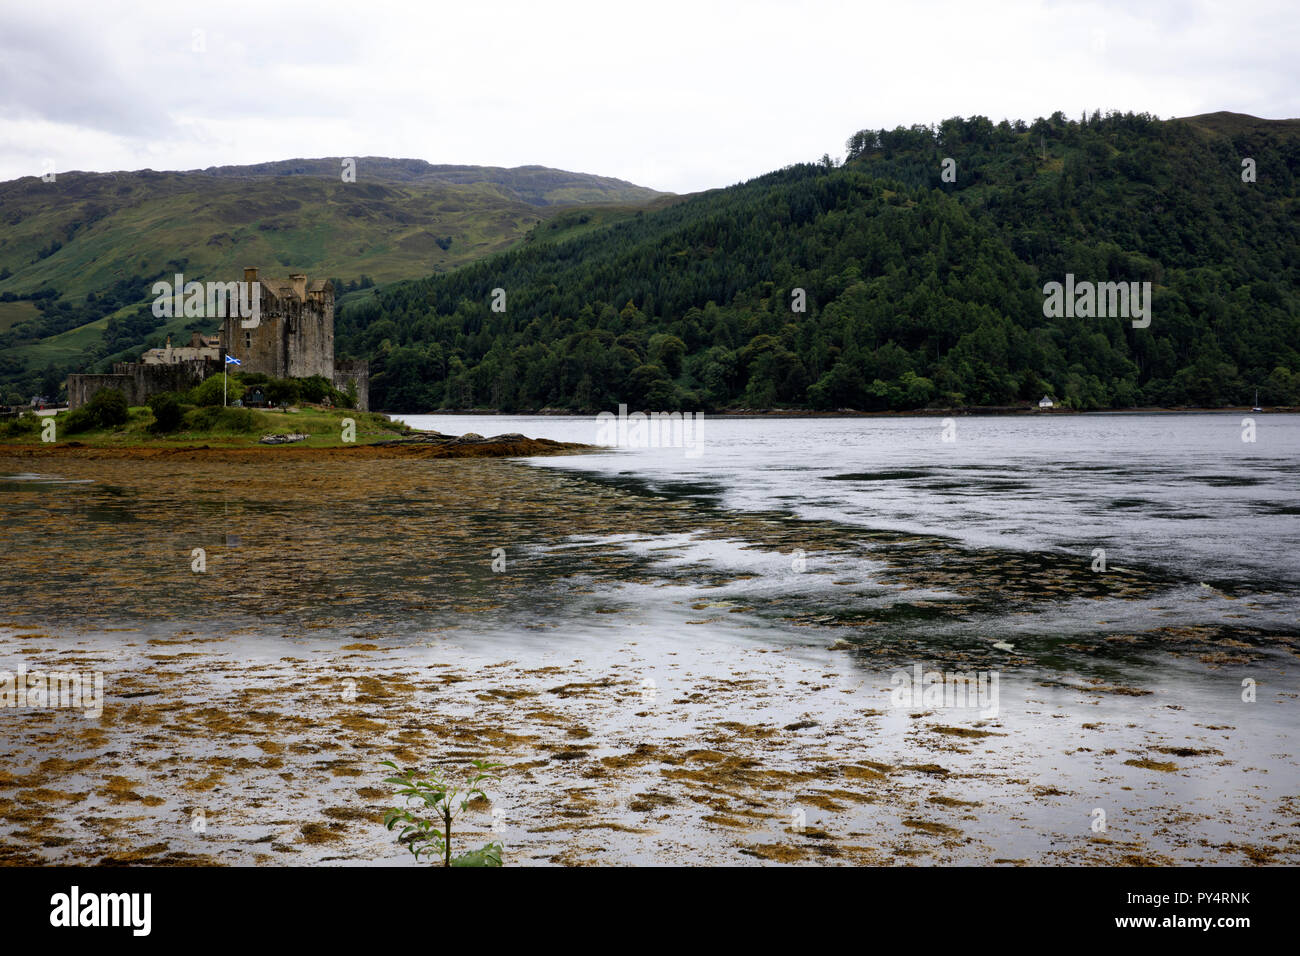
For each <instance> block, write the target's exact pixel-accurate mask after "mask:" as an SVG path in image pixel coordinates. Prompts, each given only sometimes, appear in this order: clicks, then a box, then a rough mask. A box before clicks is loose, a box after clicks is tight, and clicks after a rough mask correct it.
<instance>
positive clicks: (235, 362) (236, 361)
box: [226, 355, 244, 365]
mask: <svg viewBox="0 0 1300 956" xmlns="http://www.w3.org/2000/svg"><path fill="white" fill-rule="evenodd" d="M226 364H227V365H243V364H244V363H243V362H241V361H239V359H237V358H235V357H234V356H233V355H227V356H226Z"/></svg>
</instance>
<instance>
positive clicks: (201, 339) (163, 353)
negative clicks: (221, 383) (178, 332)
mask: <svg viewBox="0 0 1300 956" xmlns="http://www.w3.org/2000/svg"><path fill="white" fill-rule="evenodd" d="M204 359H211V360H212V361H214V362H216V361H219V360H220V359H221V339H220V336H216V335H204V334H203V333H202V332H195V333H194V334H192V335H191V336H190V344H189V345H188V346H180V347H177V348H173V347H172V337H171V336H170V335H169V336H167V345H166V346H164V347H163V348H160V349H149V351H147V352H145V353H144V355H142V356H140V362H141V364H144V365H175V364H177V363H178V362H196V361H202V360H204Z"/></svg>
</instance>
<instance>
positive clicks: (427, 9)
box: [0, 0, 1300, 192]
mask: <svg viewBox="0 0 1300 956" xmlns="http://www.w3.org/2000/svg"><path fill="white" fill-rule="evenodd" d="M1298 10H1300V4H1297V0H1232V2H1226V3H1219V2H1199V3H1198V2H1187V3H1183V2H1174V0H1164V2H1150V3H1148V2H1143V0H1125V2H1118V3H1098V2H1051V0H997V2H992V3H979V2H972V0H959V2H909V0H893V2H889V3H876V2H839V0H797V2H763V0H750V2H737V3H723V2H711V0H689V2H676V0H656V2H652V3H644V4H624V3H621V2H619V0H602V2H598V3H578V2H567V0H531V2H525V3H511V2H494V0H457V2H455V3H448V2H443V0H427V2H413V3H410V4H403V3H387V2H380V0H365V2H357V0H347V2H331V0H315V2H311V3H277V2H276V0H261V2H251V3H243V2H235V3H217V2H209V3H202V4H200V3H187V2H184V0H167V2H157V3H154V2H140V3H131V2H99V0H84V2H82V3H66V2H59V0H53V2H51V0H38V2H34V3H17V2H13V0H5V3H4V6H3V9H0V180H6V179H13V178H15V177H18V176H24V175H40V173H41V172H42V171H44V169H45V164H46V163H47V162H50V161H52V162H53V165H54V167H55V168H56V169H57V170H59V171H65V170H69V169H85V170H101V171H107V170H115V169H140V168H145V167H150V168H153V169H194V168H201V167H205V166H216V165H226V164H236V163H254V162H264V161H267V160H276V159H289V158H293V157H316V156H339V157H344V156H366V155H376V156H394V157H414V158H419V159H425V160H428V161H429V162H432V163H470V164H482V165H494V166H518V165H524V164H530V163H538V164H541V165H545V166H554V167H558V168H562V169H570V170H576V171H580V172H588V173H598V174H601V175H606V176H616V177H618V178H620V179H627V180H630V181H632V182H635V183H639V184H642V185H646V186H652V187H655V188H657V189H666V190H671V191H674V192H690V191H694V190H698V189H706V188H710V187H714V186H724V185H727V184H730V183H734V182H737V181H740V180H743V179H748V178H750V177H752V176H755V175H759V174H761V173H764V172H767V171H769V170H772V169H776V168H778V167H780V166H784V165H786V164H788V163H793V162H799V161H804V160H814V159H817V158H818V157H820V156H821V155H822V154H823V153H827V152H829V153H830V154H831V155H832V156H842V155H843V152H844V141H845V140H846V139H847V138H848V137H849V135H850V134H851V133H853V132H854V131H855V130H858V129H862V128H864V127H873V128H878V127H882V126H883V127H893V126H897V125H900V124H901V125H910V124H912V123H931V122H938V121H939V120H942V119H944V118H945V117H948V116H954V115H963V116H969V115H972V114H976V113H982V114H984V115H986V116H989V117H991V118H992V119H993V120H995V121H996V120H999V119H1002V118H1004V117H1006V118H1017V117H1018V118H1023V119H1026V120H1032V119H1033V118H1034V117H1036V116H1046V115H1049V114H1050V113H1052V112H1053V111H1055V110H1057V109H1060V110H1064V111H1065V112H1066V114H1067V115H1069V116H1072V117H1077V116H1078V115H1079V114H1080V113H1081V112H1082V111H1083V110H1085V109H1087V110H1092V109H1097V108H1099V109H1102V110H1107V109H1119V110H1134V111H1143V110H1145V111H1148V112H1151V113H1155V114H1157V115H1159V116H1161V117H1169V116H1187V115H1192V114H1196V113H1204V112H1211V111H1215V110H1223V109H1226V110H1233V111H1237V112H1243V113H1252V114H1254V115H1256V116H1264V117H1269V118H1274V119H1277V118H1286V117H1296V116H1300V106H1297V98H1298V96H1300V65H1298V64H1300V13H1298V12H1297V11H1298ZM1139 11H1140V12H1139ZM361 173H362V175H364V170H361Z"/></svg>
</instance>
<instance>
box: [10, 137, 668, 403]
mask: <svg viewBox="0 0 1300 956" xmlns="http://www.w3.org/2000/svg"><path fill="white" fill-rule="evenodd" d="M340 171H341V169H340V161H339V160H337V159H295V160H286V161H283V162H275V163H264V164H260V165H255V166H225V167H214V168H211V169H206V170H191V171H188V172H155V171H153V170H141V171H137V172H120V173H83V172H70V173H59V174H58V176H57V177H56V178H55V180H54V182H49V183H47V182H44V181H42V180H41V179H39V178H36V177H26V178H23V179H18V180H14V181H11V182H6V183H0V223H3V228H2V229H0V382H8V383H11V385H13V386H15V387H19V386H21V387H20V388H19V390H20V391H21V390H23V389H31V390H35V389H39V388H40V387H41V382H40V381H39V380H40V379H41V378H47V379H50V380H51V381H53V380H55V379H58V378H60V377H61V376H63V375H65V374H66V373H67V371H69V370H75V369H77V368H81V367H89V366H90V365H93V364H95V363H100V364H103V363H104V362H106V361H108V360H110V359H111V357H113V355H114V354H116V353H118V352H121V351H122V348H121V346H122V345H124V344H129V346H130V349H129V350H128V351H133V352H138V351H139V350H140V349H141V348H143V347H145V346H146V345H149V344H156V342H161V341H162V337H163V336H164V335H165V334H166V332H168V331H172V332H176V331H183V328H182V327H183V326H184V323H181V324H180V325H179V326H177V328H150V329H148V330H147V331H148V334H147V335H134V336H132V335H127V336H126V337H125V338H123V336H120V335H119V336H117V337H116V339H115V340H114V342H112V343H110V344H106V343H105V335H104V333H105V331H106V330H107V327H108V325H107V323H108V318H109V316H110V314H112V313H113V312H115V311H116V310H117V309H118V308H121V307H124V306H126V305H128V304H131V305H133V304H137V303H140V302H143V301H146V297H147V288H148V282H149V281H150V280H152V279H153V278H155V277H157V276H160V275H167V276H169V277H170V275H171V274H172V273H173V272H176V271H182V272H184V274H185V276H186V278H187V279H197V280H199V281H204V280H206V279H215V278H221V279H229V278H238V277H239V276H241V275H242V269H243V267H244V266H245V265H258V266H260V267H261V268H262V270H263V273H264V274H268V275H277V274H284V273H287V272H288V271H291V270H292V271H303V272H306V273H308V274H309V275H312V276H329V277H336V278H341V279H343V280H345V281H350V282H353V283H356V282H358V281H360V280H361V278H362V277H363V276H364V277H366V280H367V284H370V283H383V282H389V281H393V280H397V279H405V278H414V277H418V276H424V275H428V274H429V273H437V272H444V271H448V270H451V269H454V268H456V267H458V266H461V265H464V264H465V263H468V262H472V261H474V260H476V259H479V258H482V257H483V256H486V255H490V254H492V253H494V252H498V251H500V250H503V249H506V248H509V247H510V246H511V245H512V244H514V243H515V242H518V241H519V240H520V239H521V238H522V237H523V236H524V235H525V234H526V233H527V232H528V231H529V230H530V229H532V228H533V227H534V226H536V225H538V224H539V223H542V222H544V221H546V220H548V219H549V218H550V217H552V216H554V215H556V214H557V213H560V212H562V211H563V210H565V209H568V208H574V207H580V206H582V205H583V204H588V203H595V204H601V205H603V206H606V207H620V206H621V207H622V208H625V209H629V208H634V207H637V206H639V205H640V204H643V203H646V202H647V201H650V200H654V199H656V198H657V197H661V196H663V195H664V194H662V193H659V192H656V191H654V190H651V189H647V188H644V187H641V186H635V185H633V184H631V183H626V182H623V181H621V180H617V179H610V178H607V177H601V176H592V175H587V174H583V173H571V172H565V171H563V170H555V169H547V168H545V167H541V166H524V167H519V168H517V169H502V168H499V167H482V166H434V165H430V164H429V163H425V162H423V161H421V160H406V159H387V158H382V157H361V158H359V159H357V161H356V166H355V173H356V179H355V182H347V183H345V182H343V181H342V178H341V175H340ZM115 287H116V288H115ZM110 290H113V291H112V293H111V295H112V297H113V301H112V302H111V303H108V304H111V305H112V306H113V307H114V308H112V309H108V308H106V305H105V303H104V297H105V296H106V295H107V294H109V291H110ZM33 294H36V295H38V296H40V295H48V296H49V298H48V299H37V300H35V302H34V301H33V300H32V299H30V298H28V297H30V296H32V295H33ZM88 297H94V298H95V299H96V300H97V303H98V304H97V305H91V304H90V303H89V302H88ZM5 300H9V301H5ZM55 302H58V303H60V304H61V309H60V314H59V315H58V316H57V317H56V318H55V319H54V320H52V321H39V319H40V318H41V316H40V315H38V314H37V305H38V304H40V305H41V307H42V310H45V306H46V305H51V304H53V303H55ZM88 305H89V306H90V307H88ZM73 313H76V314H75V315H74V314H73ZM46 318H48V316H46ZM78 318H80V319H82V320H83V321H81V322H77V323H76V324H75V325H72V324H70V323H73V322H76V319H78ZM119 318H120V316H119ZM172 324H173V325H174V324H175V323H172ZM140 327H141V328H143V327H144V326H143V325H141V326H140ZM155 340H156V342H155ZM114 346H116V347H114ZM83 360H84V361H83ZM47 369H48V371H49V374H48V375H42V374H41V373H42V372H44V371H45V370H47ZM46 390H48V388H47V389H46Z"/></svg>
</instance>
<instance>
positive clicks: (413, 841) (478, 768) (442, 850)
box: [380, 760, 505, 866]
mask: <svg viewBox="0 0 1300 956" xmlns="http://www.w3.org/2000/svg"><path fill="white" fill-rule="evenodd" d="M380 765H381V766H384V767H391V768H392V769H393V771H394V772H395V776H392V777H388V778H387V779H386V780H384V783H391V784H392V785H393V786H395V787H397V788H398V790H397V794H396V795H397V796H399V797H405V798H406V800H405V803H404V805H403V806H400V807H393V808H392V809H391V810H389V811H388V812H387V813H386V814H384V826H385V827H387V828H388V829H389V830H392V829H393V828H394V827H396V826H397V825H398V824H399V823H400V824H403V826H402V830H401V833H399V834H398V836H397V842H399V843H404V844H406V848H407V849H408V850H410V851H411V853H412V854H414V856H415V858H416V859H417V860H418V859H420V856H421V854H423V855H424V856H425V858H426V859H432V858H433V857H435V856H441V857H442V860H443V863H442V865H443V866H501V851H502V846H501V844H500V843H489V844H488V845H487V846H483V847H480V848H479V849H477V850H471V851H470V852H468V853H462V854H461V855H460V856H458V857H456V858H455V859H453V858H452V855H451V824H452V821H453V820H454V819H455V818H456V816H457V815H458V814H459V813H460V812H461V811H462V810H464V809H465V808H466V807H468V806H469V805H470V802H471V801H472V800H473V799H474V798H475V797H482V798H483V799H484V800H486V799H487V798H488V797H487V794H486V793H484V792H483V790H482V787H481V786H480V784H482V783H484V782H485V781H488V780H492V781H496V780H500V779H501V777H500V775H499V774H498V773H497V771H498V770H499V769H500V768H501V767H504V766H505V764H500V763H491V762H490V761H487V760H475V761H474V772H473V773H471V774H469V775H468V776H467V777H466V778H465V779H464V780H463V781H461V782H459V783H458V784H457V785H456V786H452V781H449V780H447V779H446V777H445V776H444V775H443V771H442V770H434V771H432V772H431V773H429V774H428V775H427V776H424V777H421V776H420V775H419V772H418V771H415V770H403V769H402V768H401V767H399V766H397V764H395V763H393V762H392V761H391V760H384V761H381V763H380ZM412 804H414V805H415V807H414V811H412V809H411V807H412Z"/></svg>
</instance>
